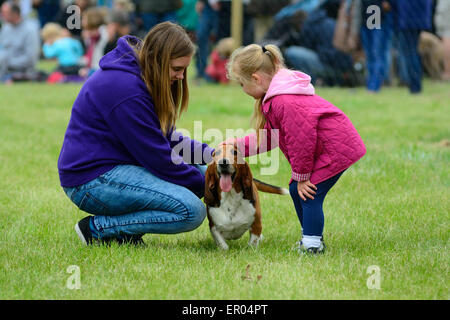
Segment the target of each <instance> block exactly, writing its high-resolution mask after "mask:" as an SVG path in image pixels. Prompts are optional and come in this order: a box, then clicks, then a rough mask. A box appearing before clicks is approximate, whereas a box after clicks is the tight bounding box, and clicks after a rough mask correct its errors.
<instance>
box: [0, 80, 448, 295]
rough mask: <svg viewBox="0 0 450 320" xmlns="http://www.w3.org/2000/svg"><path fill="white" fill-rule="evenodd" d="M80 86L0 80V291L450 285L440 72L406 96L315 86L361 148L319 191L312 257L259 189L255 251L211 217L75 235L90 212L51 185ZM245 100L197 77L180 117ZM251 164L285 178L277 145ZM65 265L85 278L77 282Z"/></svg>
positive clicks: (214, 118) (415, 288)
mask: <svg viewBox="0 0 450 320" xmlns="http://www.w3.org/2000/svg"><path fill="white" fill-rule="evenodd" d="M79 88H80V86H79V85H45V84H18V85H14V86H12V87H6V86H0V137H1V143H0V177H1V178H0V219H1V223H0V241H1V242H0V243H1V246H0V270H1V272H0V299H449V298H450V294H449V293H450V292H449V287H448V284H449V280H450V278H449V235H450V233H449V231H450V228H449V212H450V176H449V163H450V147H449V144H450V142H449V141H450V126H449V123H450V106H449V101H450V85H449V84H443V83H431V82H425V85H424V92H423V94H421V95H415V96H412V95H410V94H409V93H408V92H407V89H405V88H386V89H383V91H382V92H381V94H379V95H369V94H367V93H366V92H365V90H364V89H363V88H360V89H356V90H350V89H338V88H317V93H318V94H320V95H321V96H323V97H324V98H326V99H328V100H330V101H331V102H333V103H334V104H335V105H337V106H339V107H340V108H341V109H342V110H343V111H344V112H345V113H346V114H347V115H348V116H349V117H350V118H351V120H352V122H353V123H354V125H355V126H356V128H357V129H358V131H359V132H360V134H361V136H362V138H363V140H364V141H365V143H366V146H367V150H368V151H367V155H366V156H365V157H364V158H363V159H362V160H360V161H359V162H358V163H356V164H355V165H354V166H353V167H352V168H351V169H349V170H348V171H347V172H346V173H345V174H344V175H343V176H342V178H341V179H340V181H339V182H338V183H337V184H336V186H335V187H334V188H333V189H332V191H331V192H330V193H329V195H328V197H327V200H326V202H325V231H324V237H325V241H326V244H327V246H328V251H327V252H326V254H325V255H321V256H309V255H306V256H299V255H298V254H297V253H296V252H295V251H293V250H291V248H292V247H293V246H294V244H295V242H296V241H297V240H299V236H300V225H299V222H298V220H297V217H296V214H295V211H294V207H293V204H292V202H291V199H290V197H289V196H285V197H281V196H276V195H267V194H261V199H262V208H263V228H264V230H263V234H264V236H265V240H264V242H263V243H262V244H261V246H260V247H259V248H258V249H257V250H253V249H251V248H248V247H247V240H248V237H247V234H246V235H245V236H244V237H243V238H241V239H240V240H236V241H234V242H231V247H230V250H229V251H228V252H222V251H220V250H218V249H217V248H216V247H215V244H214V243H213V240H212V238H211V236H210V234H209V230H208V226H207V223H206V221H205V222H204V223H203V224H202V226H201V227H200V228H198V229H196V230H194V231H192V232H189V233H185V234H179V235H151V234H148V235H146V236H145V237H144V240H145V242H146V243H147V246H146V247H132V246H121V247H120V246H117V245H112V246H111V247H106V246H94V247H89V248H88V247H85V246H83V245H82V244H81V242H80V240H79V239H78V237H77V236H76V234H75V232H74V229H73V226H74V224H75V223H76V222H77V221H78V220H79V219H81V218H82V217H84V216H85V214H84V213H83V212H81V211H79V210H78V209H77V208H76V207H75V206H74V205H73V204H72V203H71V202H70V200H69V199H68V198H67V197H66V196H65V194H64V193H63V191H62V189H61V188H60V187H59V179H58V172H57V167H56V163H57V158H58V155H59V150H60V147H61V143H62V140H63V136H64V132H65V129H66V126H67V122H68V120H69V117H70V111H71V106H72V103H73V101H74V99H75V97H76V95H77V93H78V90H79ZM252 103H253V101H252V100H251V98H249V97H247V96H245V95H244V93H243V92H242V91H241V89H240V88H239V87H238V86H226V87H223V86H213V85H201V86H196V85H193V84H192V85H191V101H190V108H189V110H188V113H187V114H185V115H184V116H183V118H182V119H181V121H180V122H179V124H178V127H179V128H185V129H187V130H190V131H191V132H193V128H194V121H200V120H201V121H202V129H203V131H205V130H207V129H209V128H218V129H220V130H222V131H225V129H226V128H243V129H247V128H248V127H249V118H250V115H251V112H252ZM206 142H208V141H206ZM213 146H214V145H213ZM252 169H253V172H254V174H255V176H257V177H258V178H260V179H262V180H264V181H266V182H270V183H273V184H276V185H280V186H284V187H287V183H288V181H289V177H290V167H289V164H288V163H287V161H286V160H285V158H284V156H283V155H282V154H281V152H280V153H279V170H278V172H277V174H276V175H270V176H263V175H261V174H260V173H259V172H260V170H259V169H260V165H258V164H253V165H252ZM73 265H74V266H77V267H76V268H77V270H79V272H80V284H81V287H80V289H74V290H72V289H71V287H70V285H69V286H68V285H67V283H68V282H69V284H70V283H72V282H70V280H71V279H72V278H73V277H72V276H73V275H75V274H73V273H72V271H71V270H72V269H71V268H69V267H70V266H73ZM78 268H79V269H78ZM373 270H375V271H373ZM374 279H375V280H374ZM376 279H379V282H377V280H376ZM368 284H369V285H368ZM378 285H379V286H378ZM377 286H378V289H377Z"/></svg>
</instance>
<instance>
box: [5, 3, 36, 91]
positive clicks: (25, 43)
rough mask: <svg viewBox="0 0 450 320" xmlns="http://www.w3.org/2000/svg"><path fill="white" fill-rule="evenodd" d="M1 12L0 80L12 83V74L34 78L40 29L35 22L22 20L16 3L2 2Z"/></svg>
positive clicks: (26, 78)
mask: <svg viewBox="0 0 450 320" xmlns="http://www.w3.org/2000/svg"><path fill="white" fill-rule="evenodd" d="M0 12H1V19H2V28H1V30H0V82H5V83H7V84H11V83H12V82H13V78H14V77H16V79H18V80H33V79H34V77H35V75H36V73H37V72H36V64H37V62H38V60H39V54H40V38H39V30H38V29H37V28H36V24H35V23H34V22H31V21H27V20H24V19H22V16H21V12H20V7H19V6H18V5H17V4H15V3H12V2H5V3H3V4H2V6H1V11H0ZM14 75H15V76H14Z"/></svg>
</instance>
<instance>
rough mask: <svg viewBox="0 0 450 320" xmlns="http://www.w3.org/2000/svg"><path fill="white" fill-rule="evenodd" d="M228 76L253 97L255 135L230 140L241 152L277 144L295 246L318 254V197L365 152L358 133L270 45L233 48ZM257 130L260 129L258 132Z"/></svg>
mask: <svg viewBox="0 0 450 320" xmlns="http://www.w3.org/2000/svg"><path fill="white" fill-rule="evenodd" d="M228 74H229V76H230V78H232V79H235V80H237V81H238V82H239V83H240V84H241V86H242V89H243V90H244V92H245V93H247V94H248V95H250V96H252V97H253V98H255V99H256V103H255V110H254V114H253V120H254V123H255V129H256V133H255V134H252V135H249V136H247V137H245V138H238V139H235V142H236V143H237V145H238V147H239V149H240V150H241V151H242V153H243V154H245V156H251V155H254V154H257V153H260V152H264V151H266V150H270V149H271V148H273V147H275V146H277V145H279V147H280V149H281V150H282V152H283V153H284V155H285V156H286V158H287V160H288V161H289V163H290V164H291V168H292V178H291V182H290V186H289V190H290V194H291V197H292V200H293V202H294V206H295V209H296V211H297V215H298V218H299V220H300V224H301V226H302V229H303V230H302V231H303V236H302V238H301V241H300V242H299V248H298V249H299V250H300V251H301V252H312V253H322V252H323V251H324V249H325V244H324V242H323V237H322V232H323V226H324V214H323V210H322V206H323V201H324V199H325V196H326V194H327V192H328V191H329V190H330V189H331V187H332V186H333V185H334V184H335V183H336V181H337V180H338V179H339V177H340V176H341V175H342V173H343V172H344V170H346V169H347V168H348V167H350V166H351V165H352V164H353V163H355V162H356V161H358V160H359V159H360V158H361V157H362V156H363V155H364V154H365V152H366V149H365V146H364V143H363V141H362V140H361V137H360V136H359V134H358V132H357V131H356V129H355V128H354V126H353V125H352V123H351V122H350V120H349V119H348V118H347V116H346V115H345V114H344V113H343V112H342V111H341V110H340V109H338V108H337V107H335V106H334V105H332V104H331V103H330V102H328V101H326V100H325V99H323V98H321V97H319V96H318V95H316V94H315V93H314V87H313V86H312V85H311V83H310V81H311V78H310V77H309V76H308V75H306V74H304V73H302V72H299V71H292V70H288V69H286V68H285V66H284V60H283V57H282V55H281V53H280V50H279V49H278V47H276V46H274V45H266V46H260V45H256V44H251V45H248V46H246V47H244V48H240V49H237V50H235V51H234V52H233V54H232V56H231V58H230V62H229V64H228ZM261 129H266V130H262V131H261V132H262V136H260V130H261ZM273 131H275V132H276V133H277V134H275V135H274V134H273V133H275V132H273ZM277 136H278V141H273V140H274V138H273V137H277ZM270 140H272V141H270ZM264 141H270V143H269V145H268V146H267V145H266V143H261V142H264ZM274 142H275V143H274ZM276 142H278V143H276ZM257 146H261V147H257Z"/></svg>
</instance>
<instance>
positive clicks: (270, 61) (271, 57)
mask: <svg viewBox="0 0 450 320" xmlns="http://www.w3.org/2000/svg"><path fill="white" fill-rule="evenodd" d="M282 68H285V65H284V58H283V55H282V54H281V51H280V49H279V48H278V47H277V46H276V45H273V44H267V45H265V46H260V45H258V44H250V45H248V46H246V47H243V48H239V49H236V50H235V51H234V52H233V53H232V55H231V57H230V61H229V62H228V65H227V75H228V78H229V79H232V80H236V81H238V82H240V83H247V82H250V81H251V79H252V75H253V74H254V73H255V72H257V71H260V72H263V73H265V74H267V75H268V76H269V77H271V78H272V77H273V76H274V75H275V73H277V72H278V70H280V69H282ZM263 99H264V97H262V98H260V99H257V100H256V102H255V106H254V111H253V115H252V121H251V122H252V124H253V127H254V128H255V130H256V136H257V138H258V140H257V141H258V145H260V143H261V141H260V137H259V130H260V129H263V128H264V125H265V124H266V118H265V117H264V114H263V113H262V110H261V104H262V101H263Z"/></svg>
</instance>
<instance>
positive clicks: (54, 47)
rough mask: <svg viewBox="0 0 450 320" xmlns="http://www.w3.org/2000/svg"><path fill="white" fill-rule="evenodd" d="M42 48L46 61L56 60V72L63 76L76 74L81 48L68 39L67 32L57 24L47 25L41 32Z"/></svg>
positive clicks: (75, 41) (78, 67) (78, 43)
mask: <svg viewBox="0 0 450 320" xmlns="http://www.w3.org/2000/svg"><path fill="white" fill-rule="evenodd" d="M41 35H42V39H43V40H44V46H43V48H42V52H43V54H44V57H45V58H47V59H51V58H56V59H57V60H58V68H57V71H59V72H61V73H62V74H63V75H73V74H78V71H79V70H80V60H81V58H82V56H83V53H84V51H83V46H82V45H81V43H80V41H78V40H77V39H73V38H72V37H70V33H69V31H68V30H66V29H64V28H62V27H61V26H60V25H59V24H57V23H52V22H49V23H47V24H46V25H45V26H44V28H42V31H41Z"/></svg>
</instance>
